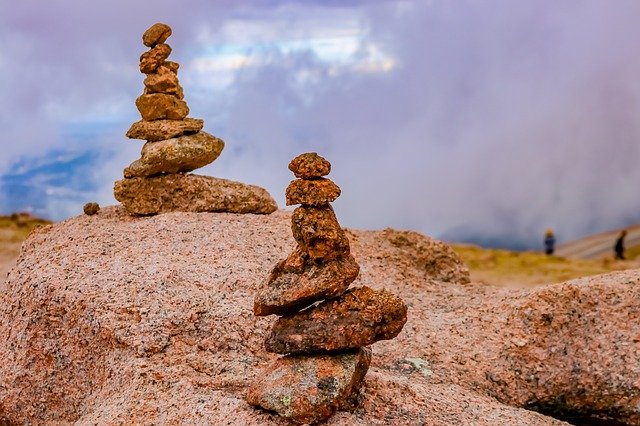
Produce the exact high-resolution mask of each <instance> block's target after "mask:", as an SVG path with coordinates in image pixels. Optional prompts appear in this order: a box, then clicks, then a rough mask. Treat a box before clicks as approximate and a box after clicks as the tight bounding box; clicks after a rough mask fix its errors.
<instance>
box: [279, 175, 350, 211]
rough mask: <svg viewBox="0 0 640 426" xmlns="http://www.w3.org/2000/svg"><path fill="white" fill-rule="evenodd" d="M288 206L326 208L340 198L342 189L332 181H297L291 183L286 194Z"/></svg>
mask: <svg viewBox="0 0 640 426" xmlns="http://www.w3.org/2000/svg"><path fill="white" fill-rule="evenodd" d="M285 196H286V200H287V205H288V206H292V205H295V204H302V205H305V206H324V205H327V204H329V203H331V202H333V201H335V200H336V199H337V198H338V197H339V196H340V187H338V185H336V184H335V183H334V182H333V181H332V180H331V179H325V178H316V179H313V180H306V179H296V180H294V181H291V183H290V184H289V186H288V187H287V191H286V193H285Z"/></svg>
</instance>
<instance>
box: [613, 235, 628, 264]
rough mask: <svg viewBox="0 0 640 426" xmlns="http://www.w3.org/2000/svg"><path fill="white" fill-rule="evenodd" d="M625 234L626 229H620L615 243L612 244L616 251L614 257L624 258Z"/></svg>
mask: <svg viewBox="0 0 640 426" xmlns="http://www.w3.org/2000/svg"><path fill="white" fill-rule="evenodd" d="M626 236H627V231H626V229H625V230H622V232H621V233H620V236H619V237H618V239H617V240H616V245H615V246H613V251H614V252H615V253H616V259H620V260H624V237H626Z"/></svg>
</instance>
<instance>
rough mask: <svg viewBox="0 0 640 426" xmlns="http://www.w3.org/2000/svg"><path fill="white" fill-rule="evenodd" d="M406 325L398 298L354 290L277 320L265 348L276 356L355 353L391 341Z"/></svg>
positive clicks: (383, 293) (370, 290) (366, 288)
mask: <svg viewBox="0 0 640 426" xmlns="http://www.w3.org/2000/svg"><path fill="white" fill-rule="evenodd" d="M406 322H407V306H406V305H405V304H404V302H403V301H402V299H400V298H399V297H398V296H395V295H394V294H392V293H389V292H388V291H384V290H383V291H374V290H372V289H370V288H369V287H357V288H354V289H351V290H348V291H347V292H345V293H344V294H343V295H342V296H340V297H338V298H336V299H331V300H325V301H324V302H322V303H320V304H319V305H318V306H313V307H311V308H309V309H306V310H304V311H302V312H298V313H296V314H293V315H288V316H286V317H281V318H278V320H277V321H276V323H275V324H274V325H273V327H272V328H271V334H270V335H269V337H267V340H266V341H265V348H266V349H267V351H269V352H275V353H279V354H313V353H318V352H333V351H340V350H347V349H356V348H359V347H361V346H367V345H371V344H373V343H375V342H378V341H380V340H389V339H393V338H394V337H396V336H397V335H398V333H400V331H401V330H402V327H403V326H404V324H405V323H406Z"/></svg>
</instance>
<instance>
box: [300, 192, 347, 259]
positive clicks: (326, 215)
mask: <svg viewBox="0 0 640 426" xmlns="http://www.w3.org/2000/svg"><path fill="white" fill-rule="evenodd" d="M291 231H292V232H293V238H294V239H295V240H296V242H297V243H298V245H299V246H300V248H301V249H302V250H303V251H304V252H305V253H307V254H308V255H309V256H310V257H311V258H312V259H322V260H331V259H335V258H336V257H338V256H341V255H343V254H346V253H349V240H348V239H347V236H346V235H345V233H344V231H343V230H342V228H341V227H340V224H339V223H338V219H337V218H336V214H335V213H334V211H333V208H331V206H329V205H326V206H323V207H307V206H300V207H298V208H296V209H295V210H294V211H293V215H292V216H291Z"/></svg>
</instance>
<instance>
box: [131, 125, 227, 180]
mask: <svg viewBox="0 0 640 426" xmlns="http://www.w3.org/2000/svg"><path fill="white" fill-rule="evenodd" d="M223 148H224V142H223V141H222V139H218V138H216V137H215V136H213V135H210V134H209V133H206V132H198V133H196V134H195V135H188V136H180V137H177V138H172V139H166V140H162V141H158V142H147V143H146V144H144V146H143V147H142V157H141V158H140V159H139V160H136V161H134V162H133V163H131V165H130V166H129V167H127V168H126V169H124V177H125V178H132V177H145V176H154V175H157V174H160V173H178V172H190V171H192V170H195V169H198V168H200V167H203V166H206V165H207V164H209V163H212V162H213V161H214V160H215V159H216V158H218V156H219V155H220V153H221V152H222V149H223Z"/></svg>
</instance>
